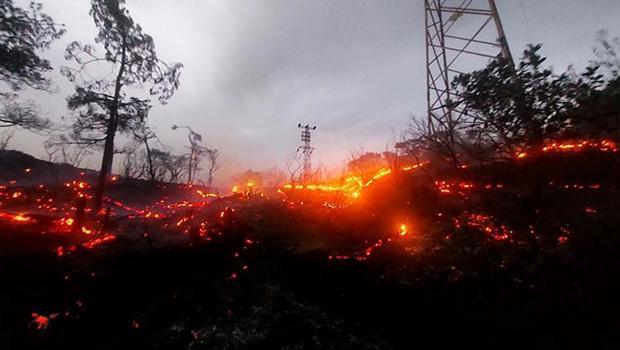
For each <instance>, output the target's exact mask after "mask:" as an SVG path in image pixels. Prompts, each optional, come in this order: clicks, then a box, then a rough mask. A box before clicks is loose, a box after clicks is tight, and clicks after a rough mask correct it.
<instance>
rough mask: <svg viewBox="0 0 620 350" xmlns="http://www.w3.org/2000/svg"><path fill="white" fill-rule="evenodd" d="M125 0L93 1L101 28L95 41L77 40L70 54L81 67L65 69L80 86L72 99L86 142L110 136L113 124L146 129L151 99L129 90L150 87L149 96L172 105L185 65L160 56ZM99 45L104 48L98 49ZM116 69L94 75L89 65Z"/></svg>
mask: <svg viewBox="0 0 620 350" xmlns="http://www.w3.org/2000/svg"><path fill="white" fill-rule="evenodd" d="M124 3H125V1H124V0H93V1H92V8H91V11H90V15H91V16H92V17H93V20H94V23H95V25H96V26H97V28H98V30H99V31H98V34H97V36H96V38H95V44H96V45H91V44H82V43H80V42H73V43H71V44H69V45H68V46H67V50H66V53H65V58H66V59H67V60H72V61H74V62H75V64H76V67H63V69H62V73H63V74H64V75H65V76H66V77H67V78H68V79H69V80H70V81H72V82H74V83H75V84H76V90H75V93H74V94H73V95H71V96H70V97H69V98H68V99H67V101H68V106H69V108H70V109H71V110H74V111H78V114H77V119H76V122H75V124H74V128H73V132H74V137H75V138H77V139H79V140H82V141H85V142H100V141H103V140H105V137H106V134H108V133H109V131H110V130H108V129H109V127H110V126H112V125H113V126H114V129H117V130H118V131H120V132H129V131H131V130H136V129H138V128H140V127H143V125H144V123H145V120H146V118H147V116H148V112H149V110H150V108H151V101H150V100H149V99H145V98H140V97H136V96H132V97H129V96H127V93H126V90H127V89H141V88H143V87H144V85H148V87H149V95H151V96H156V97H157V98H158V99H159V101H160V102H161V103H166V102H167V101H168V99H170V97H172V95H173V94H174V92H175V91H176V89H177V88H178V87H179V77H180V71H181V68H182V64H180V63H176V64H167V63H165V62H163V61H161V60H160V59H159V57H158V56H157V53H156V51H155V44H154V41H153V38H152V37H151V36H150V35H148V34H146V33H144V32H143V31H142V28H141V27H140V25H139V24H137V23H135V22H134V21H133V19H132V18H131V16H130V15H129V13H128V11H127V9H125V8H124ZM96 46H103V53H101V54H100V53H98V52H97V48H96ZM89 66H90V67H91V68H92V69H97V68H99V69H101V66H105V67H111V69H112V70H113V71H114V72H115V74H114V77H113V78H112V79H110V78H109V76H108V75H106V76H104V77H94V76H93V75H92V74H91V73H90V72H87V67H89Z"/></svg>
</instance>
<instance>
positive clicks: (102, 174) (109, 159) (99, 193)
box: [93, 35, 127, 215]
mask: <svg viewBox="0 0 620 350" xmlns="http://www.w3.org/2000/svg"><path fill="white" fill-rule="evenodd" d="M122 45H123V51H122V55H121V67H120V68H119V70H118V75H117V76H116V85H115V88H114V100H113V102H112V106H111V108H110V120H109V122H108V130H106V138H105V146H104V148H103V159H102V160H101V170H100V171H99V179H98V180H97V189H96V190H95V198H94V202H93V213H94V214H95V215H97V213H98V212H99V210H100V209H101V204H102V202H103V193H104V191H105V185H106V181H107V178H108V175H109V174H110V173H111V172H112V163H113V161H114V137H115V136H116V130H117V129H118V120H117V117H118V105H119V103H120V96H121V88H122V87H123V82H122V80H123V74H124V73H125V67H126V64H127V53H126V48H127V42H126V36H125V35H123V43H122Z"/></svg>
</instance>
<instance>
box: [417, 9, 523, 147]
mask: <svg viewBox="0 0 620 350" xmlns="http://www.w3.org/2000/svg"><path fill="white" fill-rule="evenodd" d="M425 14H426V16H425V18H426V20H425V23H426V71H427V75H426V79H427V100H428V101H427V102H428V104H427V106H428V128H429V129H431V130H430V131H432V132H439V133H443V134H449V135H454V133H455V132H458V125H460V122H461V120H462V118H464V117H466V116H467V111H465V110H464V109H463V108H462V106H461V100H462V99H461V96H460V95H459V93H458V91H456V90H455V89H453V88H452V86H451V83H452V81H453V80H454V78H455V77H456V76H457V75H459V74H461V73H464V72H470V71H472V70H475V69H479V68H481V67H484V66H486V64H487V63H488V61H489V60H491V59H494V58H497V57H500V56H503V57H504V58H505V59H506V60H507V61H508V62H509V64H511V65H512V66H513V68H514V60H513V58H512V54H511V53H510V49H509V47H508V42H507V40H506V35H505V34H504V28H503V26H502V22H501V20H500V17H499V13H498V11H497V7H496V5H495V1H494V0H425ZM491 22H493V23H494V24H495V25H494V27H495V28H493V26H492V25H491Z"/></svg>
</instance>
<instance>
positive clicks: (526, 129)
mask: <svg viewBox="0 0 620 350" xmlns="http://www.w3.org/2000/svg"><path fill="white" fill-rule="evenodd" d="M540 50H541V45H529V46H528V47H527V49H526V50H525V51H524V52H523V58H522V60H521V62H520V63H519V64H518V65H517V66H516V67H515V68H514V69H513V67H512V65H511V64H509V62H508V61H506V60H505V59H503V58H498V59H495V60H493V61H491V62H490V63H489V65H488V66H487V67H486V68H484V69H482V70H479V71H475V72H472V73H468V74H461V75H459V76H457V77H456V78H455V80H454V82H453V87H454V88H456V89H458V90H459V93H460V95H461V97H462V100H461V101H460V102H459V103H460V104H461V107H462V108H463V109H464V110H465V111H466V112H467V115H468V118H467V119H466V120H465V121H464V122H463V123H464V125H463V126H462V128H461V130H463V133H465V134H466V135H467V136H468V138H469V140H471V142H472V143H473V144H474V145H478V146H480V145H488V147H487V149H491V150H493V151H495V152H498V153H504V154H512V152H513V151H514V149H515V148H517V147H519V148H520V147H527V146H531V145H535V144H540V143H541V142H543V141H544V140H545V139H556V138H566V137H592V138H598V137H614V138H617V137H618V128H619V124H618V115H619V112H620V103H619V102H618V96H619V92H620V88H619V86H620V79H618V78H617V77H615V78H612V79H611V80H609V79H608V80H606V79H605V77H604V76H603V75H602V74H600V72H599V65H592V66H590V67H588V68H587V69H586V70H585V72H583V73H581V74H577V73H575V72H573V71H571V70H569V71H567V72H565V73H562V74H560V75H556V74H554V73H553V71H552V70H551V69H550V68H546V67H544V66H543V64H544V62H545V61H546V58H544V57H542V56H541V55H540ZM612 65H613V63H610V64H609V65H608V66H607V68H610V67H611V66H612ZM616 72H617V70H616Z"/></svg>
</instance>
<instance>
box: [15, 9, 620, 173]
mask: <svg viewBox="0 0 620 350" xmlns="http://www.w3.org/2000/svg"><path fill="white" fill-rule="evenodd" d="M27 2H28V1H26V0H16V3H18V4H26V3H27ZM127 2H128V8H129V10H130V12H131V15H132V16H133V18H134V19H135V20H136V21H137V22H138V23H140V24H141V25H142V27H143V28H144V30H145V31H146V32H147V33H149V34H151V35H152V36H153V37H154V39H155V43H156V46H157V49H158V53H159V55H160V57H161V58H163V59H164V60H166V61H171V62H176V61H180V62H182V63H183V64H184V65H185V68H184V69H183V72H182V76H181V88H180V89H179V91H178V92H177V94H176V95H175V96H174V97H173V98H172V100H171V101H170V103H169V104H167V105H165V106H161V105H155V107H154V108H153V109H152V112H151V115H150V122H149V123H150V125H152V126H153V128H154V129H155V130H156V132H157V133H158V134H159V136H160V138H161V140H162V141H163V142H164V143H166V144H167V145H170V146H171V147H172V148H173V149H176V150H177V151H178V152H180V151H182V150H183V145H184V142H185V139H186V138H185V135H184V134H182V133H181V132H179V131H176V132H174V131H172V130H171V129H170V125H171V124H172V123H176V124H189V125H192V126H193V127H194V128H195V129H196V130H197V131H198V132H200V133H202V134H203V136H204V137H205V140H206V143H207V144H208V145H209V146H211V147H216V148H218V149H219V150H220V151H221V164H222V166H221V170H220V171H219V172H218V176H219V177H220V180H221V179H222V178H225V177H227V176H229V175H231V174H233V173H235V172H238V171H242V170H246V169H265V168H269V167H272V166H274V165H277V166H281V167H284V159H285V158H286V157H287V156H288V155H290V154H292V153H293V152H294V151H295V149H296V147H297V145H298V143H299V134H298V130H297V123H298V122H303V123H312V124H315V125H318V130H317V132H316V134H315V136H314V144H315V147H316V151H315V154H314V158H313V160H314V164H319V163H322V164H324V165H325V166H328V167H336V166H339V165H340V164H341V163H342V161H343V160H344V159H345V158H346V157H347V154H348V152H349V150H352V149H357V148H359V147H364V149H366V150H384V149H385V148H386V145H387V144H388V143H392V141H393V135H394V133H399V132H400V130H403V129H405V128H406V125H407V123H408V120H409V117H410V115H412V114H414V115H418V116H422V115H424V113H425V108H426V107H425V103H426V95H425V94H426V92H425V86H426V85H425V84H426V81H425V67H424V60H425V54H424V53H425V49H424V12H423V1H422V0H329V1H328V0H312V1H310V0H175V1H170V0H127ZM42 3H43V4H44V9H45V11H46V12H47V13H49V14H50V15H51V16H52V17H53V18H54V19H55V20H56V21H58V22H61V23H64V24H66V26H67V34H66V35H65V36H64V37H63V38H62V39H61V40H60V41H59V42H57V43H55V44H54V46H53V48H52V50H50V51H48V52H46V53H45V56H46V57H49V58H50V59H51V60H52V62H53V64H54V66H55V67H57V68H58V67H60V66H61V65H63V64H65V61H64V58H63V52H64V48H65V46H66V44H67V43H68V42H70V41H73V40H79V41H82V42H92V40H93V38H94V36H95V27H94V24H93V22H92V19H91V18H90V17H89V16H88V10H89V3H90V2H89V1H87V0H42ZM497 4H498V7H499V10H500V14H501V16H502V20H503V22H504V26H505V29H506V32H507V37H508V41H509V43H510V46H511V48H512V50H513V54H514V55H515V56H516V57H519V56H520V53H521V51H522V50H523V48H524V47H525V45H526V44H527V43H530V42H532V43H537V42H540V43H543V44H544V48H543V49H544V51H543V54H544V55H546V56H548V57H549V61H548V62H549V63H550V64H551V65H553V66H554V67H555V69H556V71H561V70H564V69H565V68H566V67H567V66H568V65H569V64H575V66H576V67H577V68H582V67H583V66H585V65H586V64H587V61H588V60H589V59H591V58H593V54H592V47H593V45H594V39H595V34H596V31H597V30H599V29H603V28H605V29H608V30H609V32H610V35H611V36H619V35H620V25H619V23H618V19H619V18H620V1H618V0H497ZM51 76H52V77H53V78H54V79H55V81H56V82H57V85H58V86H59V87H60V91H59V93H57V94H54V95H45V94H41V93H37V92H30V91H29V92H25V93H23V96H25V97H32V98H35V99H36V100H37V101H38V102H39V103H40V104H41V108H42V110H43V111H44V112H45V113H47V114H48V115H50V116H51V117H52V118H53V119H55V120H60V117H61V116H63V115H67V111H66V104H65V97H66V96H67V95H68V94H69V93H71V91H72V86H71V84H69V83H68V82H67V81H66V79H65V78H63V77H62V76H61V75H60V74H59V73H58V71H56V72H54V73H53V74H51ZM42 141H43V139H42V138H39V137H36V136H32V134H29V133H26V132H19V133H18V134H17V137H16V138H14V139H13V143H12V145H11V146H12V148H15V149H20V150H23V151H26V152H28V153H31V154H34V155H36V156H42V155H43V154H44V153H43V147H42ZM99 157H100V156H99V155H97V157H95V158H93V159H92V160H91V161H90V162H89V163H90V164H89V165H90V166H96V165H97V163H98V162H99V161H100V158H99ZM115 163H117V164H118V163H120V161H117V162H115Z"/></svg>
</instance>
